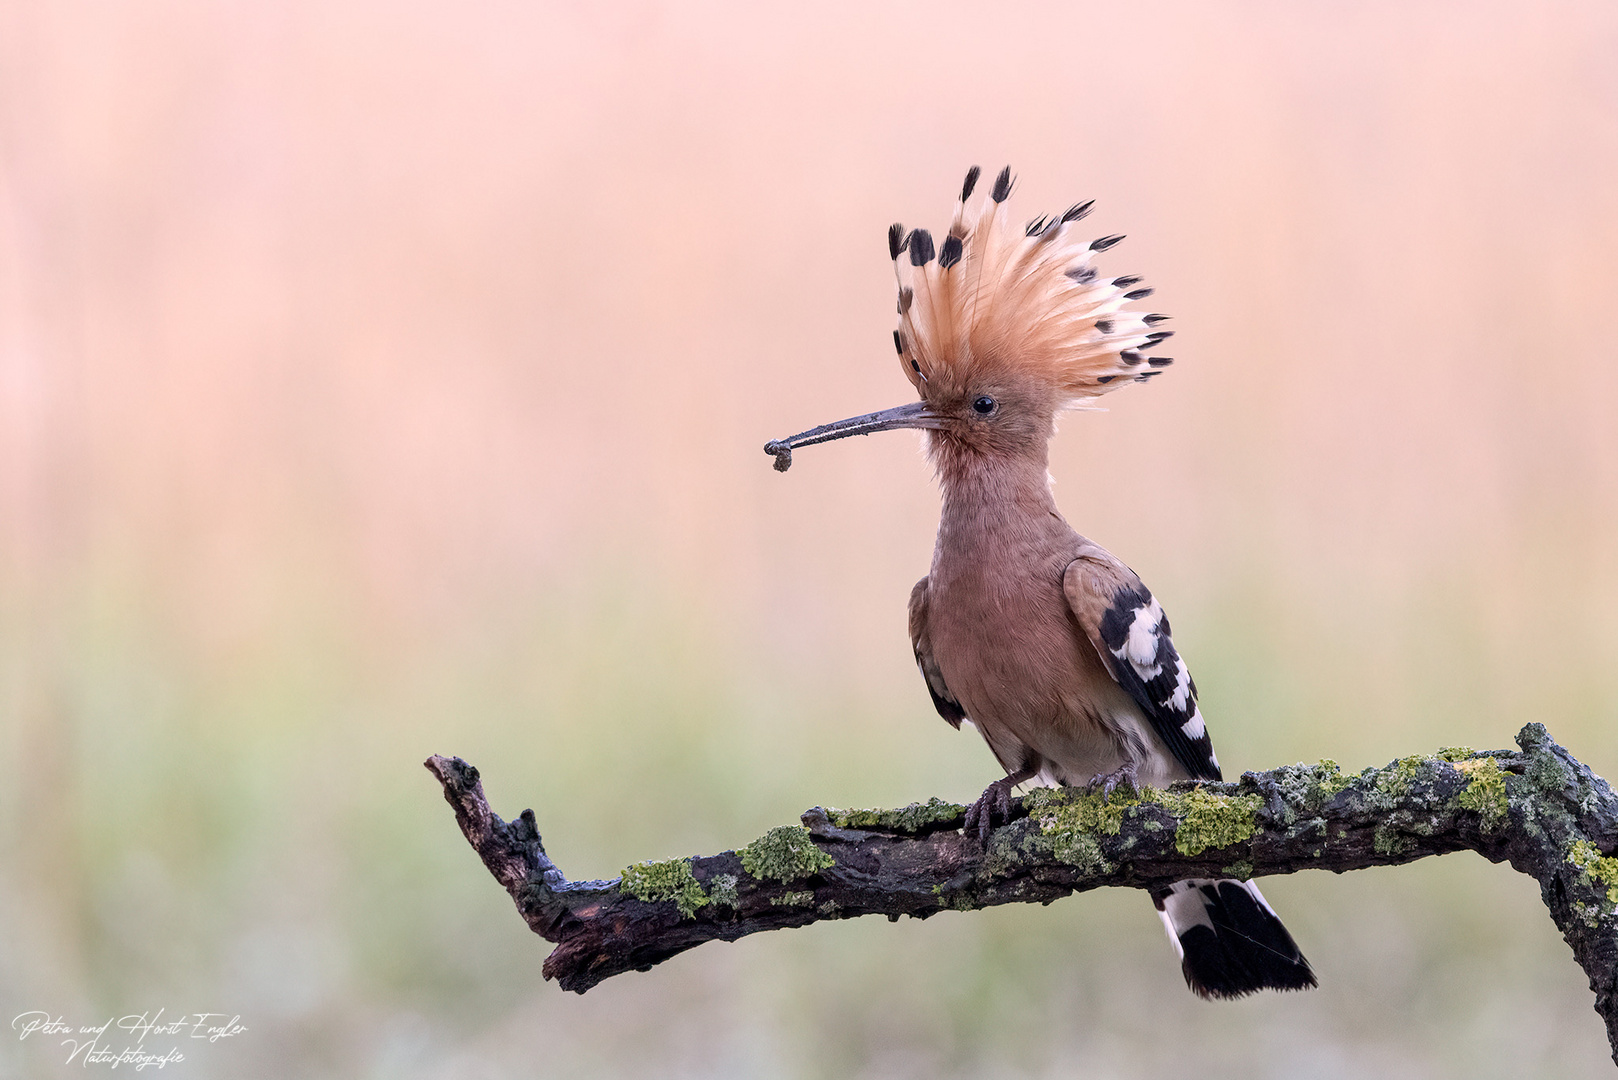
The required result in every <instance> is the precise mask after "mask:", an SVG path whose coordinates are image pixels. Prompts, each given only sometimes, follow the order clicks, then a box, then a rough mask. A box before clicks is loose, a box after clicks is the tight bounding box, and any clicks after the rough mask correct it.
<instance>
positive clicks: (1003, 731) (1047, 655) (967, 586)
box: [910, 456, 1187, 787]
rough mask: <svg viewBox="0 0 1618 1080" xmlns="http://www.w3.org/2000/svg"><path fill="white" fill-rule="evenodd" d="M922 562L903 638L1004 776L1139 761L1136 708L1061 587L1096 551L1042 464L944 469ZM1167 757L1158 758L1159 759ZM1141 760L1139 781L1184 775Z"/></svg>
mask: <svg viewBox="0 0 1618 1080" xmlns="http://www.w3.org/2000/svg"><path fill="white" fill-rule="evenodd" d="M940 473H941V476H940V480H941V483H942V485H943V489H944V507H943V514H942V517H941V520H940V522H939V530H938V542H937V545H936V547H935V549H934V552H933V563H932V569H931V571H930V572H929V573H928V575H927V577H926V578H924V579H923V580H922V581H920V582H917V584H916V589H915V591H914V592H913V593H912V596H911V605H910V610H911V637H912V640H913V642H915V643H916V648H917V651H918V652H920V653H923V654H927V655H930V657H931V659H932V662H933V663H934V664H936V666H937V667H938V669H939V670H940V671H941V672H945V673H947V675H946V676H945V685H947V687H948V690H949V692H950V694H951V695H952V696H953V697H954V698H955V700H956V701H957V702H958V703H959V704H960V706H961V709H962V711H963V712H964V713H965V715H966V716H967V717H970V718H971V720H972V723H973V724H974V725H975V726H976V727H977V729H978V730H979V731H980V732H981V733H982V734H983V737H984V739H985V740H986V741H987V742H988V744H989V748H990V749H991V750H992V751H993V752H994V755H995V757H996V758H997V759H998V760H999V762H1000V764H1001V765H1002V766H1003V767H1004V768H1005V770H1006V772H1007V773H1008V774H1016V773H1019V772H1026V771H1030V770H1031V771H1032V772H1033V774H1034V775H1036V776H1039V777H1041V778H1042V779H1044V780H1045V781H1046V782H1048V783H1057V784H1087V783H1089V782H1090V781H1091V780H1093V779H1094V778H1095V777H1096V776H1100V775H1106V774H1108V773H1114V772H1117V771H1118V770H1120V769H1124V768H1125V767H1126V766H1127V765H1128V764H1129V763H1130V762H1131V761H1138V760H1139V758H1140V755H1138V754H1136V755H1131V754H1130V753H1129V749H1128V748H1129V747H1130V746H1132V745H1139V744H1141V743H1143V742H1144V741H1145V739H1146V738H1148V737H1149V736H1147V735H1146V729H1145V726H1144V724H1143V723H1142V722H1140V721H1139V720H1137V714H1138V713H1139V709H1138V708H1137V707H1136V705H1135V703H1134V702H1133V701H1132V700H1130V698H1129V695H1128V694H1127V693H1126V692H1125V691H1124V690H1123V688H1122V687H1120V686H1119V685H1118V684H1117V683H1116V682H1115V681H1113V679H1112V678H1111V676H1109V675H1108V674H1107V671H1106V668H1105V667H1103V665H1102V663H1101V658H1100V657H1099V656H1098V655H1097V654H1096V652H1095V649H1094V648H1093V647H1092V646H1091V644H1090V642H1089V640H1088V638H1087V637H1086V635H1085V634H1084V632H1083V630H1082V629H1081V628H1080V627H1079V625H1078V623H1077V622H1076V621H1075V619H1074V616H1073V612H1072V610H1071V608H1070V606H1069V604H1068V600H1067V596H1066V594H1065V592H1064V591H1063V579H1064V577H1065V575H1066V573H1067V569H1068V567H1069V566H1071V565H1072V564H1073V563H1074V562H1075V560H1077V559H1078V558H1079V557H1080V555H1081V553H1085V552H1091V553H1096V554H1099V553H1100V549H1099V548H1097V547H1096V545H1094V544H1091V543H1090V542H1089V541H1087V540H1085V539H1084V538H1083V537H1081V536H1079V535H1078V534H1077V533H1075V532H1074V531H1073V529H1072V528H1071V527H1070V526H1069V525H1068V523H1067V521H1066V520H1065V519H1063V517H1062V516H1061V514H1060V513H1059V512H1058V511H1057V509H1056V502H1055V500H1054V499H1053V498H1052V496H1051V490H1050V485H1049V482H1048V480H1047V478H1046V474H1045V468H1044V461H1043V460H1033V459H1032V457H1031V456H1030V458H1029V459H1026V460H1012V461H996V462H989V463H982V464H981V465H978V466H977V467H971V466H970V465H969V464H968V463H964V462H959V463H946V464H943V465H942V467H941V469H940ZM1156 760H1166V759H1156ZM1179 772H1180V773H1181V775H1170V770H1164V769H1156V768H1151V767H1150V763H1149V764H1148V767H1147V769H1146V770H1145V771H1143V772H1141V773H1140V775H1139V779H1140V780H1141V781H1142V782H1144V783H1149V784H1153V785H1155V786H1159V787H1161V786H1163V785H1165V784H1167V783H1168V782H1169V781H1170V780H1174V779H1186V778H1187V777H1186V776H1185V775H1183V770H1179Z"/></svg>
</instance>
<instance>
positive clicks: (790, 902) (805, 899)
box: [770, 889, 815, 907]
mask: <svg viewBox="0 0 1618 1080" xmlns="http://www.w3.org/2000/svg"><path fill="white" fill-rule="evenodd" d="M814 902H815V894H814V893H812V892H810V891H809V890H808V889H804V890H803V891H802V892H789V893H782V894H781V895H780V896H772V897H770V903H772V904H775V905H778V906H780V907H808V906H809V905H810V904H812V903H814Z"/></svg>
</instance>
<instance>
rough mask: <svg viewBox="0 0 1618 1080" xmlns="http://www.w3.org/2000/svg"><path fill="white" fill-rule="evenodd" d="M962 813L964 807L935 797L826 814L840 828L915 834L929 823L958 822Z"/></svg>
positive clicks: (832, 811) (829, 811) (964, 811)
mask: <svg viewBox="0 0 1618 1080" xmlns="http://www.w3.org/2000/svg"><path fill="white" fill-rule="evenodd" d="M965 813H966V808H965V807H964V806H961V805H959V804H958V803H952V802H945V801H944V800H943V799H940V798H937V797H936V796H935V797H933V798H931V799H928V800H927V801H926V802H924V803H911V804H910V805H909V806H902V807H900V808H899V809H897V810H827V811H826V816H827V817H828V818H830V819H831V823H832V824H833V825H836V826H837V827H838V828H841V829H881V830H883V831H884V832H899V833H918V832H921V831H922V830H923V829H925V828H926V827H927V826H929V825H937V824H942V823H945V822H952V821H957V820H959V819H960V818H961V816H962V815H964V814H965Z"/></svg>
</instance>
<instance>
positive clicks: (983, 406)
mask: <svg viewBox="0 0 1618 1080" xmlns="http://www.w3.org/2000/svg"><path fill="white" fill-rule="evenodd" d="M994 410H995V402H994V398H992V397H990V396H989V395H988V394H984V395H983V396H982V397H980V398H978V399H977V400H976V401H974V402H972V411H973V412H975V413H977V414H978V415H979V416H988V415H990V414H991V413H993V412H994Z"/></svg>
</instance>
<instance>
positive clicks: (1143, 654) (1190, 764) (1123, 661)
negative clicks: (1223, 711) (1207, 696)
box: [1062, 548, 1222, 780]
mask: <svg viewBox="0 0 1618 1080" xmlns="http://www.w3.org/2000/svg"><path fill="white" fill-rule="evenodd" d="M1094 550H1095V552H1096V553H1097V555H1095V556H1090V555H1085V556H1081V557H1080V558H1078V559H1075V560H1074V561H1073V562H1072V563H1071V564H1070V565H1069V566H1068V568H1067V573H1066V574H1065V575H1064V576H1063V581H1062V587H1063V591H1064V592H1065V593H1066V594H1067V600H1068V605H1069V606H1070V607H1071V608H1072V609H1073V613H1074V615H1075V616H1077V618H1078V621H1079V624H1080V625H1081V626H1082V627H1083V628H1084V632H1085V633H1086V634H1087V635H1088V636H1089V638H1090V642H1091V644H1093V645H1094V646H1095V649H1096V652H1097V653H1098V654H1100V656H1101V662H1102V663H1103V664H1105V665H1106V667H1107V670H1108V671H1109V672H1110V673H1111V674H1112V677H1113V678H1114V679H1116V680H1117V682H1118V685H1119V686H1122V687H1123V688H1124V689H1125V690H1126V691H1128V693H1129V696H1130V697H1132V698H1134V699H1135V703H1136V704H1137V705H1139V706H1140V709H1141V712H1143V713H1145V714H1146V718H1147V720H1149V721H1150V722H1151V725H1152V730H1153V731H1155V732H1156V733H1157V736H1158V738H1160V739H1161V740H1162V741H1163V745H1164V746H1166V747H1168V750H1169V753H1171V754H1173V755H1174V759H1175V760H1176V761H1178V762H1179V763H1180V764H1181V766H1183V767H1184V768H1185V771H1186V772H1188V773H1189V774H1190V775H1191V778H1192V779H1193V780H1219V779H1222V777H1221V774H1220V772H1219V759H1218V758H1216V757H1214V750H1213V741H1212V740H1211V739H1209V738H1208V729H1207V726H1206V725H1205V724H1204V723H1203V722H1202V712H1201V710H1199V709H1198V708H1197V684H1196V683H1195V682H1193V681H1192V679H1191V672H1190V671H1189V670H1187V669H1186V666H1185V661H1184V660H1182V659H1180V653H1179V651H1178V650H1177V649H1175V647H1174V639H1173V638H1172V637H1171V636H1170V631H1169V619H1168V616H1167V615H1165V614H1164V613H1163V608H1162V607H1161V606H1160V605H1159V604H1158V602H1157V599H1156V598H1155V597H1153V596H1152V593H1151V590H1149V589H1147V588H1146V586H1145V585H1144V584H1142V583H1141V580H1140V578H1138V577H1136V576H1135V574H1134V571H1132V570H1130V569H1129V568H1128V567H1126V566H1124V564H1123V563H1121V562H1119V561H1118V560H1117V559H1114V558H1113V557H1112V556H1111V555H1109V554H1107V553H1106V552H1104V551H1101V549H1099V548H1095V549H1094Z"/></svg>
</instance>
